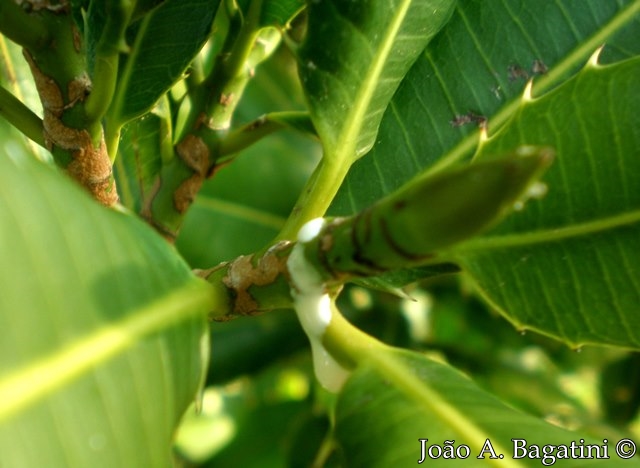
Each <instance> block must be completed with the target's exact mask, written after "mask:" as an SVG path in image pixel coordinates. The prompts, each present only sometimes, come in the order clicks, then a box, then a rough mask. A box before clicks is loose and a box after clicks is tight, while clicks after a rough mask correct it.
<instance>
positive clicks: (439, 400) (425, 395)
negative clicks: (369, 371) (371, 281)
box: [369, 352, 524, 468]
mask: <svg viewBox="0 0 640 468" xmlns="http://www.w3.org/2000/svg"><path fill="white" fill-rule="evenodd" d="M369 361H370V362H371V364H372V365H373V368H374V369H375V371H376V372H378V373H379V375H381V376H383V377H384V378H386V379H388V380H390V381H392V382H394V383H395V385H396V387H397V388H398V390H399V391H401V392H402V393H404V394H405V395H407V396H408V397H410V398H412V399H413V400H414V401H416V402H418V403H419V404H420V405H422V406H424V407H425V408H427V409H428V410H429V411H431V412H433V414H434V415H436V417H438V419H440V420H441V421H443V422H444V423H445V424H446V425H447V426H449V427H450V428H452V429H453V430H454V431H455V432H456V433H458V434H460V436H461V437H462V438H463V439H464V440H465V441H467V442H468V443H469V445H474V446H475V447H474V449H477V450H476V451H477V453H479V449H480V448H481V447H482V446H483V443H484V442H485V440H487V439H488V438H491V437H490V435H487V433H486V431H485V430H484V429H482V428H481V427H479V426H478V425H477V424H476V423H475V421H473V420H472V419H471V418H468V417H467V416H466V415H465V414H463V413H462V412H460V411H459V410H458V409H457V408H456V407H455V406H454V405H452V404H450V403H449V402H448V401H447V400H446V399H445V398H443V397H442V396H441V393H440V392H439V391H438V390H437V389H435V388H433V387H431V386H430V385H428V383H426V382H424V381H422V380H420V379H419V378H418V377H417V376H416V375H414V374H413V372H411V371H410V370H409V368H408V366H406V365H405V364H404V363H403V362H402V361H401V360H399V359H397V358H396V357H395V356H393V355H391V354H390V353H384V352H381V353H372V355H371V356H370V357H369ZM492 447H493V449H494V450H495V452H496V453H508V450H507V449H506V448H504V447H502V445H501V444H500V443H498V442H497V441H492ZM485 462H486V463H488V464H494V465H497V466H501V467H512V468H520V467H522V466H524V465H522V464H521V463H520V462H518V461H516V460H509V459H507V458H504V459H491V458H489V459H485Z"/></svg>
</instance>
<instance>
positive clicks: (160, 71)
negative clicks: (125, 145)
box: [110, 0, 219, 123]
mask: <svg viewBox="0 0 640 468" xmlns="http://www.w3.org/2000/svg"><path fill="white" fill-rule="evenodd" d="M218 3H219V0H216V1H210V0H166V1H165V2H164V3H162V4H161V5H160V6H158V7H157V8H156V9H155V10H152V12H151V13H150V14H148V15H147V16H144V17H143V18H142V19H140V20H139V22H138V23H134V24H133V25H131V27H130V31H129V39H130V41H131V43H130V45H129V50H128V51H127V54H126V55H124V57H123V60H122V61H121V64H120V68H121V73H120V78H119V82H118V92H117V94H116V96H115V98H114V103H113V108H112V109H111V111H110V116H111V118H112V119H114V121H115V122H119V123H125V122H127V121H129V120H131V119H133V118H135V117H138V116H140V115H141V114H143V113H145V112H147V111H148V110H149V109H150V108H151V107H152V106H153V105H154V104H155V103H156V101H157V100H158V99H159V98H160V97H161V96H162V95H163V94H164V93H166V92H167V91H168V90H169V88H171V86H172V85H173V84H174V83H175V82H176V81H178V79H179V78H181V77H182V74H183V73H184V71H185V69H186V68H187V66H188V65H189V63H191V61H192V60H193V58H194V57H195V56H196V54H197V53H198V52H199V51H200V49H201V48H202V45H203V44H204V43H205V41H206V40H207V38H208V37H209V34H210V32H211V24H212V23H213V18H214V15H215V13H216V9H217V5H218Z"/></svg>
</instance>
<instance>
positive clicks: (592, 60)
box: [587, 44, 604, 67]
mask: <svg viewBox="0 0 640 468" xmlns="http://www.w3.org/2000/svg"><path fill="white" fill-rule="evenodd" d="M602 49H604V44H602V45H601V46H600V47H598V48H597V49H596V50H595V51H594V52H593V54H591V57H589V60H588V61H587V67H598V66H599V65H600V64H599V63H598V60H599V59H600V53H601V52H602Z"/></svg>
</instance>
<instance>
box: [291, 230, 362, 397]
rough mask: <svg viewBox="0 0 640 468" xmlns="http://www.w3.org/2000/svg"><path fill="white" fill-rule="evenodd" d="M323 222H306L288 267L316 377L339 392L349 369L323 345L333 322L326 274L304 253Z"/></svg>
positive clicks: (331, 389)
mask: <svg viewBox="0 0 640 468" xmlns="http://www.w3.org/2000/svg"><path fill="white" fill-rule="evenodd" d="M323 226H324V220H323V219H322V218H317V219H314V220H311V221H309V222H308V223H307V224H305V225H304V226H302V228H301V229H300V232H299V233H298V244H296V245H295V246H294V247H293V250H292V251H291V254H290V255H289V259H288V260H287V268H288V269H289V275H290V277H291V281H292V283H293V285H294V289H293V290H292V291H291V295H292V297H293V306H294V308H295V310H296V314H297V315H298V320H300V324H301V325H302V328H303V330H304V331H305V333H306V334H307V336H308V337H309V341H310V343H311V353H312V354H313V367H314V371H315V373H316V378H317V379H318V381H319V382H320V384H321V385H322V386H323V387H325V388H326V389H327V390H329V391H331V392H338V391H339V390H340V389H341V388H342V385H343V384H344V382H345V380H346V379H347V377H348V376H349V371H348V370H346V369H345V368H344V367H342V366H341V365H340V364H339V363H338V362H337V361H336V360H335V359H333V357H332V356H331V355H330V354H329V352H328V351H327V350H326V349H325V347H324V346H323V345H322V337H323V336H324V333H325V331H326V330H327V327H328V326H329V324H330V323H331V315H332V313H331V298H330V297H329V295H328V294H327V293H325V287H324V283H323V281H322V276H321V275H320V274H319V273H318V272H317V271H316V269H315V268H314V266H313V265H312V264H310V263H309V262H308V261H307V259H306V258H305V256H304V243H305V242H310V241H311V240H313V239H314V238H315V237H316V236H317V235H318V234H319V233H320V231H321V230H322V227H323Z"/></svg>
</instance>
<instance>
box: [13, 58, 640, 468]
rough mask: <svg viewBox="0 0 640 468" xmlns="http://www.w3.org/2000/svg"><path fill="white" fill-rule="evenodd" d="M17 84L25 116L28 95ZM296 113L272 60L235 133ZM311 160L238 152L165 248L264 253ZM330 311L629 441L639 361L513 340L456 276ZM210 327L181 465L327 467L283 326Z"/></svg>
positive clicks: (295, 138) (318, 416)
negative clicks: (199, 404) (205, 366)
mask: <svg viewBox="0 0 640 468" xmlns="http://www.w3.org/2000/svg"><path fill="white" fill-rule="evenodd" d="M14 52H15V51H14V50H12V51H11V53H14ZM0 73H1V76H0V78H1V80H2V83H3V84H4V85H6V86H7V87H10V86H14V85H16V83H15V76H13V75H11V70H10V69H9V68H7V66H4V67H0ZM15 75H17V76H26V75H24V74H21V73H16V74H15ZM17 85H18V86H19V87H20V88H21V89H22V90H23V93H25V100H26V102H28V103H29V102H31V103H33V98H34V95H33V94H29V92H31V93H33V90H32V89H31V91H29V89H30V88H29V84H28V83H26V84H25V83H17ZM285 90H287V91H285ZM31 107H32V108H33V109H38V108H39V106H38V105H32V106H31ZM304 108H305V106H304V102H303V98H302V92H301V90H300V89H299V83H298V81H297V78H296V75H295V63H294V61H293V59H292V56H291V54H290V53H289V52H288V51H287V50H286V48H281V49H280V51H279V52H278V54H277V55H276V56H275V57H274V58H273V59H272V60H270V61H268V62H267V63H266V64H264V65H263V66H261V67H260V68H259V69H258V70H257V71H256V76H255V78H254V79H253V80H252V81H251V82H250V84H249V86H248V88H247V90H246V92H245V95H244V97H243V100H242V103H241V105H240V107H239V108H238V111H237V113H236V115H235V119H236V121H235V123H239V124H241V123H244V122H249V121H251V120H253V119H255V118H257V117H259V116H260V115H262V114H264V113H265V112H268V111H269V112H271V111H277V110H293V109H304ZM0 145H2V147H3V150H4V151H5V152H6V153H8V154H20V155H24V154H27V153H32V152H34V151H36V152H38V154H39V153H40V150H38V149H37V148H35V147H34V145H32V144H29V143H28V142H27V141H26V139H25V138H24V137H23V136H22V135H21V134H19V132H17V131H16V130H15V129H13V128H12V127H11V126H9V125H8V124H7V122H6V121H5V120H4V119H0ZM319 157H320V147H319V143H318V142H317V141H313V140H311V139H309V138H306V137H303V136H300V135H298V134H294V133H292V132H287V131H283V132H279V133H278V134H276V135H272V136H269V137H268V138H265V139H264V140H263V141H261V142H260V143H258V144H256V145H254V146H252V147H251V148H249V149H247V150H245V151H244V152H243V154H242V155H240V157H238V158H237V160H236V161H235V162H234V163H233V164H232V165H230V166H228V167H224V168H222V169H221V170H220V171H219V172H218V173H217V174H216V176H215V177H213V178H212V179H211V180H209V181H208V182H207V183H206V184H205V186H204V188H203V189H202V191H201V192H200V194H199V196H198V198H197V200H196V202H195V204H194V206H193V208H192V209H191V211H190V212H189V215H188V216H187V218H186V221H185V225H184V228H183V230H182V232H181V235H180V237H179V238H178V240H177V248H178V249H179V251H180V253H181V254H182V255H183V256H184V257H185V258H186V259H187V261H188V262H189V264H190V265H191V266H192V267H194V268H203V267H210V266H212V265H215V264H217V263H218V262H220V261H225V260H230V259H233V258H235V257H237V256H238V255H242V254H247V253H251V252H253V251H256V250H258V249H260V248H262V247H264V246H265V245H267V244H268V243H269V242H270V241H271V240H272V239H273V237H274V236H275V235H276V234H277V232H278V230H279V228H280V227H281V225H282V224H283V223H284V220H285V218H286V216H287V215H288V214H289V212H290V210H291V208H292V206H293V204H294V203H295V200H296V198H297V196H298V194H299V193H300V191H301V189H302V186H303V184H304V182H305V181H306V180H307V178H308V176H309V174H310V172H311V170H312V169H313V167H314V165H315V164H316V162H317V160H318V159H319ZM0 202H1V201H0ZM230 239H231V240H233V242H229V240H230ZM340 308H341V310H342V311H344V313H345V315H346V316H347V317H348V318H349V319H350V320H352V321H354V322H355V323H356V324H357V325H358V326H359V327H361V328H362V329H363V330H365V331H367V332H368V333H371V334H372V335H374V336H376V337H378V338H379V339H381V340H382V341H384V342H387V343H389V344H393V345H396V346H400V347H404V348H409V349H414V350H418V351H421V352H424V353H428V354H429V355H430V356H432V357H437V358H438V359H441V360H443V361H445V362H448V363H450V364H451V365H453V366H455V367H457V368H458V369H460V370H462V371H463V372H465V373H468V374H470V375H473V378H474V380H475V381H476V382H477V383H478V384H479V385H481V386H482V387H484V388H485V389H487V390H488V391H489V392H491V393H494V394H495V395H497V396H498V397H499V398H501V399H503V400H504V401H505V402H507V403H509V404H511V405H513V406H514V407H516V408H519V409H522V410H523V411H526V412H528V413H530V414H533V415H535V416H539V417H541V418H543V419H545V420H547V421H548V422H551V423H554V424H557V425H559V426H562V427H565V428H568V429H572V430H578V429H579V430H580V431H581V432H582V433H584V434H589V435H592V436H594V437H596V438H608V439H609V440H612V439H616V438H619V437H622V436H630V437H634V436H635V437H636V438H640V421H639V419H638V407H639V405H640V356H639V355H638V353H635V352H626V351H624V350H620V349H612V348H591V347H588V348H584V349H569V348H568V347H566V346H565V345H564V344H562V343H559V342H557V341H553V340H551V339H548V338H545V337H543V336H539V335H536V334H534V333H524V332H522V333H521V332H520V331H518V330H516V329H514V328H513V327H512V326H511V325H510V324H509V323H508V322H507V321H505V320H504V319H503V318H501V317H499V316H498V315H497V314H496V313H494V312H492V311H491V310H489V309H488V308H487V306H486V305H484V303H482V302H481V301H480V300H479V299H478V298H476V297H474V296H473V294H471V293H470V290H469V288H467V285H466V284H465V280H464V277H462V276H459V275H455V274H452V275H447V276H443V277H440V278H437V279H430V280H426V281H423V282H421V283H418V284H415V285H413V286H411V287H410V288H409V289H408V290H407V296H406V297H399V296H394V295H391V294H388V293H385V292H380V291H375V290H367V289H364V288H362V287H360V286H356V285H347V286H346V287H345V290H344V291H343V293H342V295H341V297H340ZM398 310H400V311H401V312H402V313H398ZM210 328H211V337H212V354H211V366H210V369H209V372H208V377H207V384H206V388H205V390H204V396H203V408H202V412H201V414H199V415H196V412H195V410H194V408H191V409H190V410H189V411H188V413H187V414H186V415H185V416H184V421H183V424H182V426H181V427H180V430H179V432H178V434H177V437H176V445H175V453H176V455H177V458H178V460H179V463H180V464H181V465H182V466H184V467H196V466H203V467H207V466H217V467H221V466H243V467H247V468H250V467H260V468H266V467H282V466H307V465H308V461H309V460H316V463H317V466H339V465H340V463H341V454H340V452H339V450H338V449H337V448H336V447H335V446H334V445H333V442H332V441H331V421H329V419H328V417H327V414H328V412H327V411H326V410H327V408H330V407H331V406H332V405H333V404H334V396H332V395H330V394H328V393H327V392H325V391H324V390H323V389H321V388H320V387H319V386H318V385H317V383H316V382H315V379H314V377H313V372H312V369H311V361H310V356H309V350H308V345H307V340H306V337H305V336H304V334H303V332H302V331H301V329H300V327H299V325H298V322H297V319H296V317H295V315H294V313H293V312H292V311H288V310H287V311H277V312H273V313H269V314H265V315H263V316H259V317H252V318H244V319H237V320H234V321H232V322H228V323H211V325H210Z"/></svg>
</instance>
